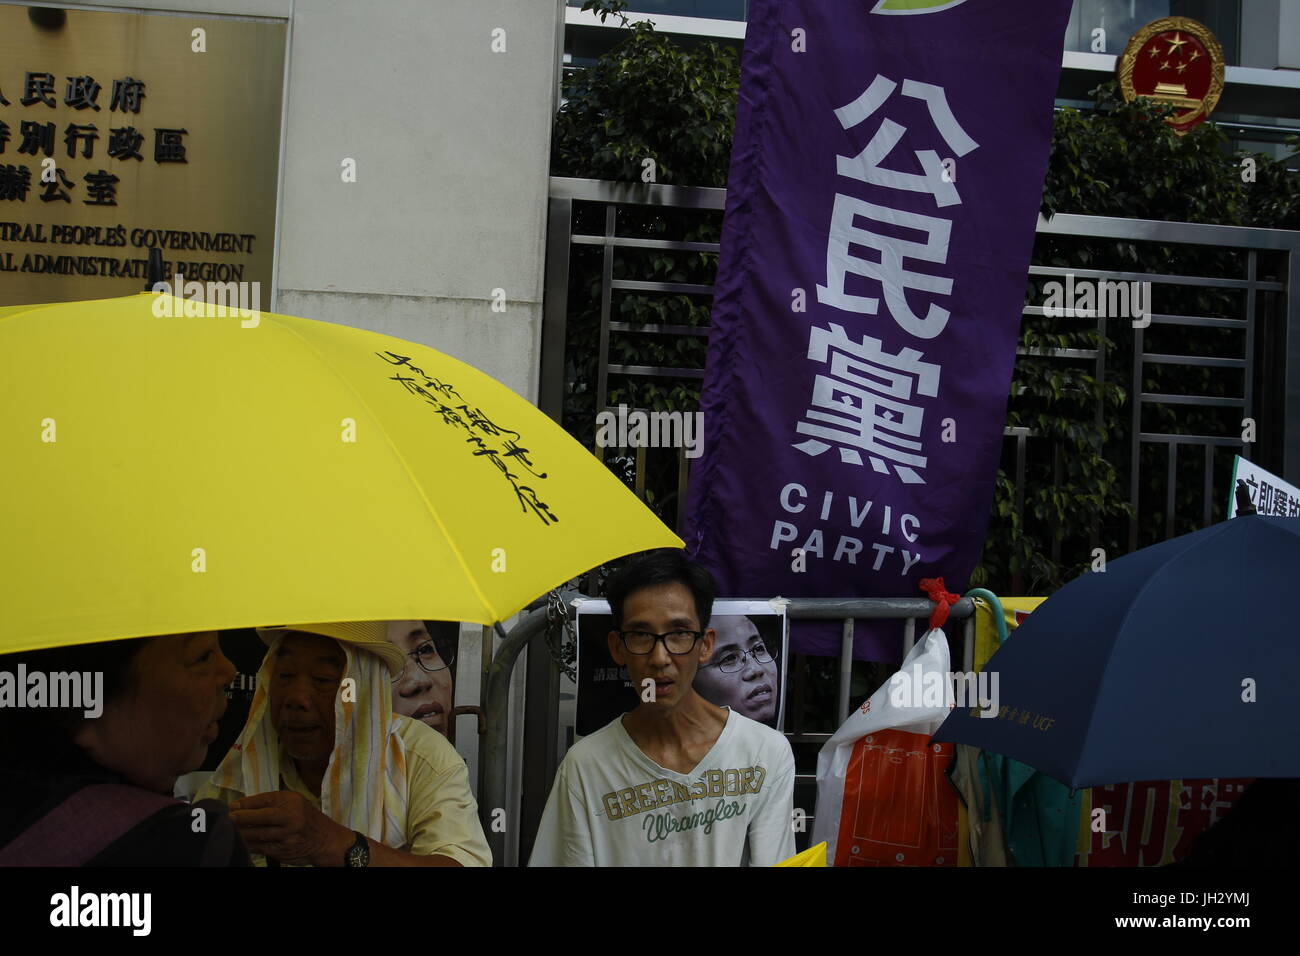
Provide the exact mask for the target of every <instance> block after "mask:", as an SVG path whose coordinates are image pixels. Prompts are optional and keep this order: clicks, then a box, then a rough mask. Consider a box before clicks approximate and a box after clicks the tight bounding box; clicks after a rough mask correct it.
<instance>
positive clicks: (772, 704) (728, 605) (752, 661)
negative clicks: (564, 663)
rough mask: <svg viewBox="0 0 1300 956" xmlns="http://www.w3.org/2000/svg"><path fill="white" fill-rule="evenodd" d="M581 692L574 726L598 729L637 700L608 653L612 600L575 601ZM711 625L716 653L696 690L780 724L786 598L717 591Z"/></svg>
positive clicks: (698, 678)
mask: <svg viewBox="0 0 1300 956" xmlns="http://www.w3.org/2000/svg"><path fill="white" fill-rule="evenodd" d="M574 607H575V608H576V611H577V630H578V692H577V698H578V699H577V714H576V720H575V726H574V732H575V733H576V734H577V735H578V736H580V737H582V736H586V735H587V734H591V733H594V732H595V731H597V730H599V729H600V728H601V727H603V726H605V725H606V724H608V723H609V722H610V721H612V720H613V719H614V718H615V717H618V716H619V715H620V714H624V713H626V712H627V711H629V710H632V709H633V708H635V707H636V706H637V705H638V704H639V703H640V702H641V701H640V693H639V691H638V690H636V689H635V688H633V686H632V682H631V681H630V680H629V679H628V675H627V670H626V669H625V668H622V667H619V666H618V664H616V663H615V662H614V660H613V658H611V657H610V653H609V641H608V635H609V632H610V631H611V629H612V628H613V626H614V618H613V615H612V614H611V613H610V609H609V602H608V601H605V600H603V599H590V600H582V601H577V602H575V604H574ZM709 627H710V628H712V629H713V631H714V635H715V638H714V645H713V653H712V654H711V656H710V658H709V660H707V661H705V662H704V663H703V664H701V666H700V668H699V670H697V671H696V674H695V680H694V682H693V684H692V686H693V688H694V690H695V692H696V693H697V694H699V695H700V696H701V697H703V698H704V699H705V700H707V701H709V702H710V703H712V704H716V705H717V706H719V707H730V708H731V709H733V710H735V711H737V712H738V713H740V714H742V715H744V716H745V717H749V718H751V719H753V720H757V721H759V722H760V723H764V724H767V725H768V726H769V727H773V728H775V729H777V730H780V729H782V727H783V726H784V720H785V682H786V666H785V662H786V648H787V644H788V630H789V629H788V627H787V620H786V614H785V607H784V605H783V604H777V605H775V606H774V605H773V604H770V603H768V602H767V601H754V600H737V599H721V598H720V599H718V600H716V601H714V602H713V617H712V618H711V619H710V621H709Z"/></svg>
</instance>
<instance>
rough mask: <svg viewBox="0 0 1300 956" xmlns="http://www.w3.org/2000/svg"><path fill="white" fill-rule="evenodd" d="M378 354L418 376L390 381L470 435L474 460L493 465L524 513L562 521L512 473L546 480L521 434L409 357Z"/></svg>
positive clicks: (544, 521) (548, 521)
mask: <svg viewBox="0 0 1300 956" xmlns="http://www.w3.org/2000/svg"><path fill="white" fill-rule="evenodd" d="M375 354H376V355H378V356H379V357H380V358H381V359H383V360H384V361H385V362H387V363H388V364H389V365H395V366H400V367H403V368H404V369H408V370H410V371H411V372H412V373H414V375H416V376H419V379H420V381H419V382H417V380H416V379H415V378H414V377H412V376H410V375H403V374H402V373H401V372H398V374H396V375H393V376H391V378H392V380H393V381H394V382H400V383H401V384H402V386H403V387H404V388H405V389H406V390H407V391H408V392H410V393H411V394H412V395H419V396H420V397H422V398H423V399H424V400H425V401H426V402H428V403H429V404H430V405H432V406H433V407H434V408H435V409H436V410H437V412H438V414H439V415H440V416H441V417H442V421H443V424H445V425H452V426H455V427H458V428H462V429H464V430H465V432H467V433H468V435H469V437H468V438H466V439H465V443H466V444H467V445H472V446H474V451H473V454H474V456H475V457H483V458H486V459H487V460H488V461H490V462H492V464H494V465H496V467H497V469H498V470H499V471H500V472H501V474H502V475H503V476H504V477H505V479H506V480H507V481H508V482H510V486H511V487H512V488H514V490H515V497H516V498H518V499H519V506H520V510H522V511H524V512H528V511H529V510H531V511H532V513H533V514H535V515H536V516H537V517H538V518H540V519H541V522H542V524H544V525H547V526H548V527H549V526H550V525H551V524H554V523H558V522H559V520H560V519H559V517H558V516H557V515H556V514H555V513H554V512H553V511H552V510H551V508H550V506H549V505H548V504H546V502H544V501H542V500H541V499H540V498H539V497H538V496H537V492H536V491H535V490H534V489H533V488H532V487H531V486H529V485H522V484H520V483H519V481H518V479H519V478H520V476H519V475H517V474H515V473H514V472H513V471H511V470H510V469H511V466H512V465H514V466H515V467H522V468H523V469H524V470H525V471H527V472H528V473H529V474H530V475H532V476H533V477H534V478H538V479H545V478H546V473H545V472H540V473H539V472H537V471H535V470H534V469H533V462H532V461H530V460H529V457H528V455H529V452H528V449H527V448H524V447H522V446H521V445H520V444H519V441H520V439H521V438H522V437H523V436H522V435H520V434H519V432H517V431H515V430H514V429H512V428H505V427H503V426H501V425H498V424H496V423H495V422H494V421H492V419H490V418H488V417H487V416H486V415H484V414H483V412H482V410H481V409H479V408H476V407H473V406H471V405H470V404H469V403H468V402H467V401H466V400H465V399H464V398H462V397H461V395H460V393H459V392H457V391H456V389H455V388H453V387H452V386H451V385H450V384H448V383H446V382H443V381H441V380H439V379H437V378H434V377H432V376H430V375H428V374H427V373H426V372H425V371H424V369H422V368H420V367H418V366H416V365H412V364H411V359H410V357H409V356H406V355H398V354H397V353H396V352H376V353H375ZM421 382H422V383H423V384H421ZM435 393H436V394H435ZM449 403H450V404H449ZM489 442H491V443H489ZM498 446H499V447H498Z"/></svg>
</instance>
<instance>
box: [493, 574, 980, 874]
mask: <svg viewBox="0 0 1300 956" xmlns="http://www.w3.org/2000/svg"><path fill="white" fill-rule="evenodd" d="M583 597H584V595H581V594H578V593H576V592H573V591H569V592H566V593H565V594H564V600H565V602H566V603H567V604H568V605H569V606H570V608H572V607H573V603H574V601H576V600H579V599H581V598H583ZM933 609H934V605H933V604H932V603H931V602H930V601H929V600H928V599H927V598H791V599H789V602H788V604H787V608H786V614H787V616H788V617H789V618H790V619H791V620H792V621H797V620H823V621H824V620H838V621H839V622H840V628H841V631H840V633H841V639H840V652H839V659H838V663H839V680H838V685H837V693H836V700H837V705H836V718H835V724H836V726H838V725H839V724H842V723H843V722H844V721H845V720H846V719H847V718H848V715H849V712H850V710H851V709H852V708H853V707H854V706H856V702H855V701H854V700H853V698H852V696H851V681H852V671H853V661H854V657H853V628H854V620H855V619H859V620H862V619H869V620H882V619H892V620H898V619H901V620H903V621H904V626H903V643H902V653H901V654H900V656H899V659H900V660H901V659H902V658H903V657H906V656H907V653H908V652H909V651H910V650H911V649H912V646H913V644H914V643H915V641H916V637H917V631H916V622H917V619H918V618H919V619H922V620H923V621H928V618H929V616H930V613H931V611H932V610H933ZM974 615H975V603H974V602H973V601H972V600H971V599H970V598H966V597H964V598H962V599H961V600H960V601H958V602H957V603H956V604H955V605H953V606H952V607H951V609H950V611H949V620H950V621H963V622H964V627H963V631H962V638H961V642H962V644H961V652H960V654H956V653H954V654H953V660H954V661H956V660H960V661H961V662H962V669H963V670H964V671H967V672H970V671H973V670H974V660H975V617H974ZM546 627H547V616H546V609H545V608H544V607H539V608H535V609H533V610H530V611H528V612H526V613H525V614H524V615H523V617H521V618H520V620H519V621H518V622H517V623H516V624H515V625H514V627H512V628H511V629H510V631H509V633H507V632H505V631H504V630H502V629H501V628H500V625H498V635H499V636H500V637H501V638H502V640H501V643H500V644H499V645H498V646H497V650H496V653H495V654H494V655H493V657H492V664H491V668H490V670H489V676H488V686H487V696H486V699H485V702H484V709H485V710H486V713H487V734H486V737H485V739H484V749H483V756H482V759H483V761H484V762H485V769H484V774H483V783H482V787H481V789H480V793H479V815H480V817H481V819H482V822H483V829H484V831H485V833H486V834H487V838H488V845H489V846H490V847H491V849H492V857H493V860H494V861H496V862H497V865H501V862H502V861H503V860H504V859H505V856H506V853H505V851H506V842H507V838H508V836H509V833H508V832H500V831H498V830H496V829H495V828H494V827H492V826H491V824H492V812H493V810H494V809H495V808H498V807H502V806H505V804H506V791H507V786H506V780H507V776H508V767H507V763H506V751H507V745H508V742H509V739H510V725H509V694H510V679H511V675H512V674H513V673H514V668H515V664H516V663H517V662H518V659H519V655H520V653H521V652H522V651H523V650H524V648H525V647H528V648H530V649H532V650H533V651H534V653H532V654H530V655H529V658H530V664H531V661H532V660H534V659H535V660H539V661H541V662H543V666H544V667H545V668H546V669H547V670H549V671H551V672H552V673H555V668H554V666H553V665H552V663H551V658H550V656H549V654H548V653H547V648H546V643H545V630H546ZM949 645H950V648H951V646H952V637H951V636H950V637H949ZM792 658H793V660H794V667H793V668H792V669H789V670H788V672H786V673H785V674H784V675H783V679H784V680H785V681H786V685H787V687H789V688H790V691H789V692H788V694H787V703H786V715H787V720H786V723H787V725H789V726H788V727H787V730H786V737H787V738H788V739H789V741H790V743H791V745H792V746H793V745H801V744H802V745H808V744H816V745H819V746H820V745H821V744H822V743H824V742H825V741H826V740H828V739H829V738H830V736H831V735H830V734H829V733H809V732H807V731H806V730H805V728H804V722H803V716H804V707H803V702H804V701H803V692H804V689H805V687H806V682H805V681H804V680H803V677H804V671H805V664H806V662H805V659H804V656H803V655H800V654H795V655H792ZM530 669H531V667H530ZM534 685H535V682H533V681H530V684H529V688H528V690H529V694H530V695H533V694H537V695H538V697H539V699H537V700H530V701H529V703H528V716H527V717H526V718H525V719H526V720H528V721H530V722H532V721H533V720H535V719H537V720H540V723H541V727H542V730H543V733H544V734H545V735H547V736H549V741H550V744H551V746H549V747H546V748H536V747H533V748H530V747H528V746H527V744H525V747H524V748H523V750H524V760H525V763H528V762H530V761H531V762H532V763H533V766H531V767H527V768H526V775H527V776H528V777H530V778H531V779H532V780H533V781H534V786H533V787H531V788H529V787H527V786H525V790H524V794H523V800H522V806H521V813H520V817H521V824H520V828H519V829H520V831H521V832H520V833H519V834H517V835H518V836H519V837H520V847H519V861H520V864H521V865H524V864H526V863H527V855H528V853H529V852H530V851H531V848H532V842H533V839H534V838H535V836H536V828H537V822H538V821H539V820H540V819H541V811H542V807H543V806H544V804H545V802H546V798H547V796H548V795H549V793H550V785H551V781H553V780H554V778H555V772H556V769H557V768H558V767H559V763H560V760H561V759H562V758H563V756H564V755H563V754H561V753H559V752H558V748H556V747H555V746H554V744H555V740H556V736H557V735H556V733H555V728H556V727H557V726H558V712H559V695H558V694H556V693H554V692H551V693H548V690H551V687H553V685H551V687H548V686H545V685H544V686H543V687H541V688H540V689H538V688H535V686H534ZM873 689H874V688H873ZM539 711H541V712H540V713H539ZM539 749H541V752H540V753H539V752H538V751H539ZM804 763H805V764H807V761H806V760H805V761H804ZM796 770H797V771H798V761H796ZM815 780H816V775H815V773H814V772H810V771H809V769H808V768H807V767H806V766H805V768H804V769H803V771H802V772H796V774H795V786H796V787H805V788H806V787H808V786H812V785H814V784H815ZM799 805H801V806H807V807H812V808H813V812H812V813H808V815H807V818H808V820H812V819H813V818H814V816H815V811H816V807H815V793H814V795H813V798H812V799H803V800H801V801H800V803H799Z"/></svg>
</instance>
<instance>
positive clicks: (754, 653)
mask: <svg viewBox="0 0 1300 956" xmlns="http://www.w3.org/2000/svg"><path fill="white" fill-rule="evenodd" d="M746 657H752V658H754V663H756V664H770V663H772V661H773V660H774V658H773V657H772V652H771V651H769V650H768V649H767V645H766V644H761V643H760V644H755V645H754V646H753V647H751V648H750V649H749V650H747V651H744V650H740V649H737V648H732V649H731V650H729V651H727V652H726V653H725V654H722V655H721V656H719V657H718V658H717V659H715V660H712V661H709V663H707V664H704V665H702V666H703V667H716V668H717V669H718V670H720V671H722V673H724V674H734V673H736V671H738V670H740V669H741V668H743V667H744V666H745V658H746Z"/></svg>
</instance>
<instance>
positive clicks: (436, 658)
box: [391, 641, 456, 684]
mask: <svg viewBox="0 0 1300 956" xmlns="http://www.w3.org/2000/svg"><path fill="white" fill-rule="evenodd" d="M406 656H407V657H409V658H410V659H411V660H413V661H415V663H416V664H418V665H419V666H420V670H422V671H424V672H425V673H426V674H436V673H438V671H445V670H446V669H447V668H448V667H450V666H451V665H452V662H453V661H455V659H456V655H455V654H454V653H452V654H449V655H448V659H447V660H443V659H442V655H441V654H439V653H438V648H436V647H434V646H433V641H425V642H424V643H423V644H421V645H420V646H419V647H417V648H416V649H415V650H413V651H407V652H406ZM410 666H411V665H410V664H407V665H406V667H403V668H402V672H401V673H400V674H398V675H397V676H396V677H394V678H393V679H392V681H391V683H394V684H396V683H397V682H398V681H399V680H401V679H402V678H403V677H405V676H406V668H407V667H410Z"/></svg>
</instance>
